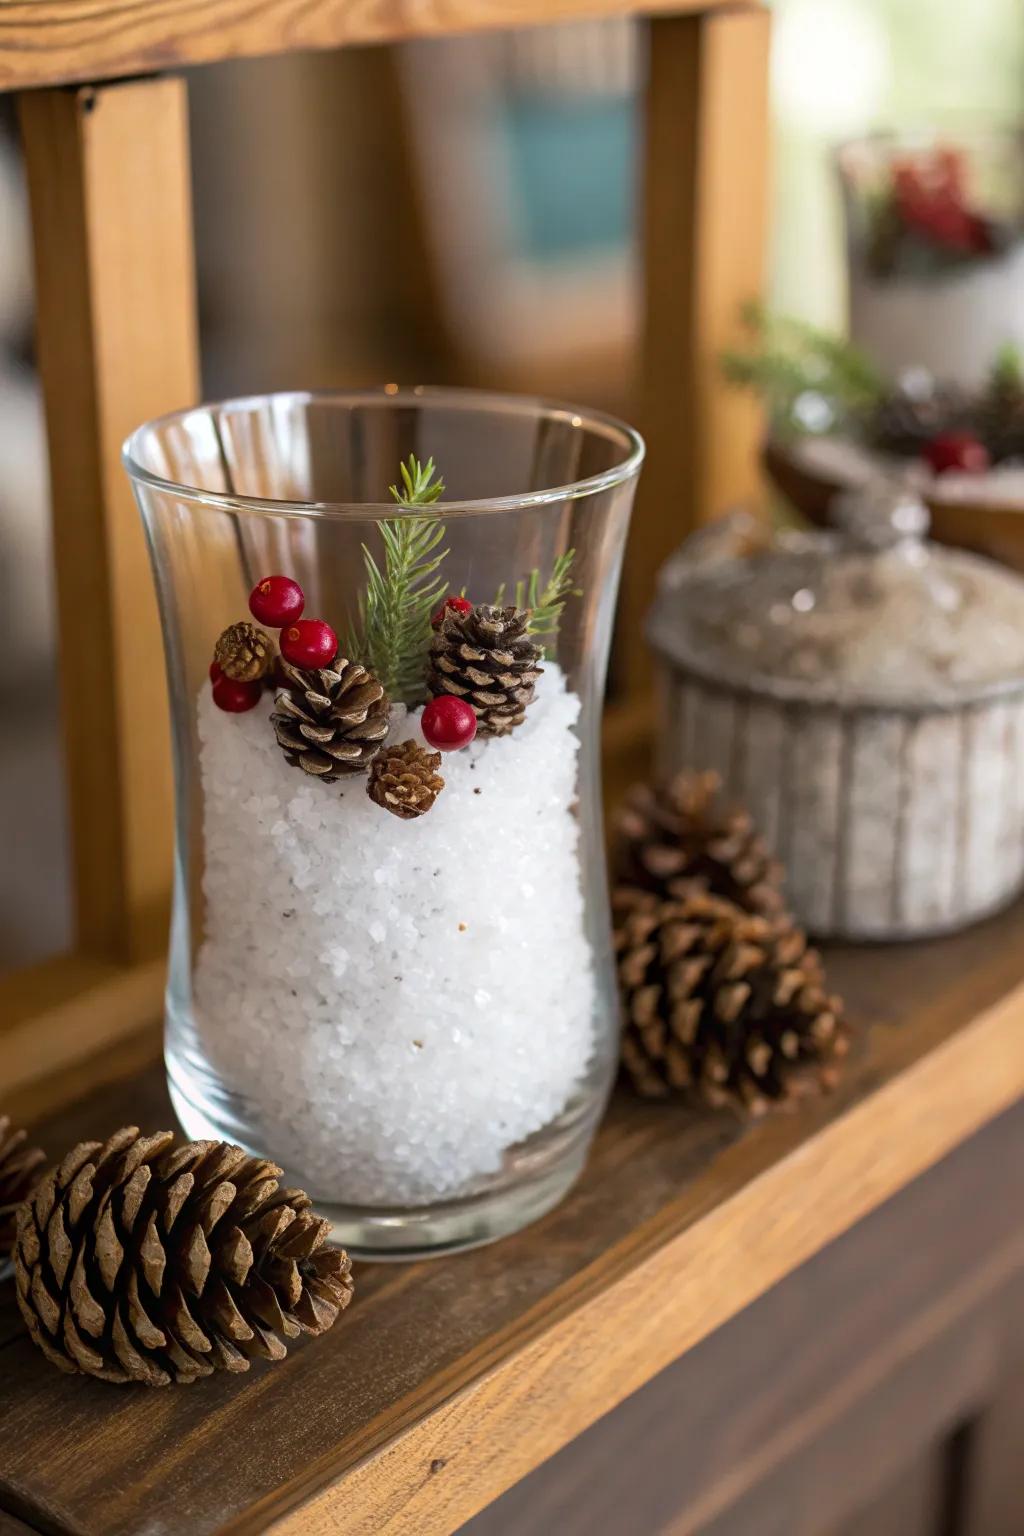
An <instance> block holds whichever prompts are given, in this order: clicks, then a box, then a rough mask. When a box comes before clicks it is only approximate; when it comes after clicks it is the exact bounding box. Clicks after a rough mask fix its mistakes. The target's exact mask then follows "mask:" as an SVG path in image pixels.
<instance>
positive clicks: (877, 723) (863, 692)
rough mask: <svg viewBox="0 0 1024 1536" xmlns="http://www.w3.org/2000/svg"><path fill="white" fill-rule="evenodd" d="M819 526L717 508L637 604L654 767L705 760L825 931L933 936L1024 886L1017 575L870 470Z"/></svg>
mask: <svg viewBox="0 0 1024 1536" xmlns="http://www.w3.org/2000/svg"><path fill="white" fill-rule="evenodd" d="M837 521H838V526H837V528H836V529H835V530H834V531H831V532H828V533H819V532H814V533H785V534H782V535H780V536H778V537H777V538H774V539H773V538H772V537H771V536H770V535H765V534H763V533H761V532H759V531H758V529H757V527H756V525H755V524H753V523H752V521H750V520H744V519H728V520H726V522H725V523H724V524H723V525H718V526H717V527H716V528H714V529H709V530H706V531H705V532H703V533H701V534H698V535H697V536H696V537H695V538H694V539H692V540H690V541H689V542H688V543H687V544H686V545H684V546H683V548H682V549H681V550H679V551H678V552H677V554H676V555H675V556H673V558H672V559H671V560H670V561H669V562H668V564H667V565H666V567H665V569H664V571H663V573H662V576H661V580H660V584H659V591H658V596H657V599H656V602H655V604H654V608H653V610H652V613H651V616H650V620H649V631H648V632H649V637H650V641H651V644H652V645H653V647H654V650H655V652H656V654H657V656H658V658H659V663H660V665H659V672H660V679H661V696H662V710H661V733H660V761H659V767H660V771H661V772H662V773H664V774H669V773H673V772H676V771H678V770H680V769H692V770H699V769H709V768H710V769H714V770H716V771H717V772H718V773H719V774H720V775H721V777H722V779H723V782H724V785H725V789H726V792H727V794H728V796H729V798H730V799H732V800H735V801H737V802H742V804H744V805H745V806H746V807H747V808H748V809H749V810H750V811H751V813H752V814H753V816H754V818H755V819H756V821H757V823H758V825H759V827H760V828H761V830H762V831H763V833H764V834H765V836H766V837H767V839H768V840H769V842H770V843H771V845H772V846H773V847H774V849H775V851H776V852H777V853H778V855H779V856H780V858H781V859H782V860H783V862H784V863H785V865H786V869H787V894H788V898H789V901H790V904H791V906H792V907H793V909H794V911H795V912H796V914H797V916H798V917H799V918H800V920H801V921H802V922H804V923H805V924H806V925H807V927H808V928H810V929H811V930H812V931H813V932H814V933H815V934H817V935H819V936H821V937H826V936H829V937H845V938H851V939H899V938H913V937H920V936H924V935H928V934H936V933H944V932H948V931H950V930H953V929H955V928H959V927H962V926H964V925H965V924H967V923H970V922H972V921H974V920H976V919H978V918H980V917H982V916H984V915H985V914H987V913H989V912H992V911H994V910H995V909H997V908H998V907H1000V906H1002V905H1004V904H1005V903H1006V902H1007V901H1008V900H1010V899H1011V898H1012V897H1013V896H1014V895H1015V894H1016V892H1017V891H1018V890H1019V889H1020V888H1021V885H1022V884H1024V581H1022V580H1021V579H1020V578H1019V577H1017V576H1016V575H1014V574H1013V573H1011V572H1009V571H1007V570H1004V569H1003V568H1002V567H999V566H996V565H994V564H992V563H991V562H989V561H986V560H983V559H980V558H978V557H977V556H974V555H968V554H965V553H963V552H961V551H954V550H949V549H945V548H940V547H939V546H938V545H934V544H932V543H930V542H929V541H928V540H927V539H926V538H925V536H924V535H925V533H926V529H927V511H926V510H925V508H924V506H923V504H922V503H921V502H920V501H919V500H918V499H917V498H916V497H915V496H914V495H913V494H912V493H910V492H908V491H906V490H905V489H903V488H901V487H899V486H892V485H890V484H885V485H882V486H876V487H872V488H871V489H869V490H868V491H867V492H864V493H859V494H858V495H857V496H856V497H854V498H851V499H848V500H846V501H845V502H843V503H841V504H840V506H839V507H838V509H837Z"/></svg>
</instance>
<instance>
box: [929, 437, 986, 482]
mask: <svg viewBox="0 0 1024 1536" xmlns="http://www.w3.org/2000/svg"><path fill="white" fill-rule="evenodd" d="M924 453H925V458H926V459H927V460H928V463H929V464H930V465H931V467H932V469H933V470H934V471H935V473H936V474H937V475H945V474H947V473H948V472H949V471H951V470H954V471H955V470H959V472H960V473H961V474H964V475H983V474H984V473H985V471H986V470H987V469H988V467H989V463H990V460H989V454H988V449H987V448H986V447H985V444H984V443H983V442H982V441H981V439H980V438H978V437H975V435H974V433H973V432H940V433H939V435H938V437H933V438H932V440H931V442H930V443H929V444H928V445H927V447H926V448H925V450H924Z"/></svg>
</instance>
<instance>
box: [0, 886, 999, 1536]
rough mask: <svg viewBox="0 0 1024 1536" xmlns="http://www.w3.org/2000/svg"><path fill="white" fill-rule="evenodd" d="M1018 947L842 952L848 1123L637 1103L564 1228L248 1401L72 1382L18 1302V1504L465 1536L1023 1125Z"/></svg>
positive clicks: (155, 1120) (200, 1392) (401, 1285)
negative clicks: (714, 1337) (747, 1119)
mask: <svg viewBox="0 0 1024 1536" xmlns="http://www.w3.org/2000/svg"><path fill="white" fill-rule="evenodd" d="M1022 936H1024V910H1022V909H1017V910H1015V911H1013V912H1011V913H1007V914H1004V915H1003V916H1002V917H1000V918H998V919H995V920H993V921H992V922H990V923H988V924H986V925H984V927H983V928H979V929H976V930H974V931H973V932H971V933H968V934H964V935H962V936H960V937H959V938H957V939H953V940H947V941H943V942H942V943H940V944H935V945H931V946H922V947H918V948H892V949H879V950H874V951H872V950H862V951H858V952H853V951H849V952H842V953H837V954H835V955H834V956H833V957H832V971H833V974H834V976H835V978H836V980H837V982H838V984H839V985H840V986H842V987H843V989H844V990H845V991H846V993H847V995H848V998H849V1003H850V1012H851V1015H852V1017H853V1019H854V1020H855V1021H856V1022H857V1023H858V1024H859V1025H861V1026H862V1027H863V1038H862V1041H861V1044H860V1046H859V1049H858V1052H857V1054H856V1057H855V1060H854V1061H853V1063H852V1065H851V1070H850V1072H849V1074H848V1078H847V1081H846V1083H845V1084H844V1086H843V1088H842V1089H841V1090H840V1092H839V1093H837V1094H836V1095H835V1096H834V1097H833V1098H831V1099H830V1100H827V1101H822V1102H820V1103H809V1104H807V1105H805V1106H804V1108H802V1109H801V1111H800V1112H799V1113H798V1114H791V1115H781V1116H776V1117H774V1118H772V1119H770V1120H769V1121H766V1122H763V1123H761V1124H759V1125H758V1126H756V1127H755V1128H753V1129H751V1130H749V1131H748V1132H747V1133H746V1134H744V1135H740V1134H739V1133H738V1131H737V1129H736V1127H735V1125H734V1124H733V1123H732V1122H731V1121H730V1120H728V1119H719V1118H716V1117H707V1116H695V1115H690V1114H687V1113H685V1112H682V1111H680V1110H677V1109H674V1108H664V1107H661V1106H649V1105H645V1104H641V1103H638V1102H636V1101H635V1100H633V1099H631V1098H628V1097H620V1098H618V1099H616V1101H615V1102H614V1103H613V1106H612V1108H611V1111H610V1113H609V1115H608V1118H607V1121H606V1124H605V1126H604V1127H603V1129H602V1131H601V1133H600V1135H599V1137H598V1139H597V1143H596V1145H595V1149H594V1152H593V1155H592V1158H591V1161H590V1164H589V1166H588V1168H587V1171H586V1174H585V1176H584V1178H583V1179H582V1180H581V1182H580V1183H579V1185H578V1186H577V1188H576V1189H575V1190H574V1191H573V1192H572V1194H571V1195H570V1197H569V1198H568V1199H567V1200H566V1201H565V1203H564V1204H563V1205H562V1206H561V1207H560V1208H559V1209H558V1210H556V1211H553V1212H551V1213H550V1215H549V1216H548V1217H546V1218H545V1219H544V1220H543V1221H541V1222H539V1223H538V1224H537V1225H536V1226H535V1227H533V1228H532V1229H530V1230H529V1231H526V1232H523V1233H521V1234H519V1235H518V1236H516V1237H514V1238H511V1239H509V1240H507V1241H505V1242H503V1243H501V1244H498V1245H496V1246H494V1247H492V1248H488V1249H483V1250H480V1251H479V1252H476V1253H471V1254H467V1255H463V1256H461V1257H457V1258H451V1259H446V1260H439V1261H435V1262H433V1263H430V1264H423V1265H415V1266H409V1267H404V1268H403V1267H392V1268H389V1267H386V1266H371V1265H360V1266H359V1267H358V1275H357V1295H356V1304H355V1305H354V1306H353V1307H352V1309H351V1310H350V1311H349V1312H348V1313H347V1314H346V1315H345V1317H344V1319H343V1320H342V1322H341V1323H340V1324H339V1326H338V1327H336V1328H335V1329H334V1330H333V1332H332V1333H331V1334H329V1335H328V1336H327V1337H325V1338H324V1339H322V1340H320V1341H316V1342H313V1343H310V1344H307V1345H305V1346H301V1347H298V1348H296V1349H295V1350H294V1352H293V1353H292V1354H291V1355H290V1356H289V1358H288V1359H287V1360H286V1361H284V1362H282V1363H281V1364H279V1365H276V1366H273V1367H265V1368H257V1369H254V1371H253V1372H252V1374H251V1376H250V1377H249V1378H247V1379H245V1380H239V1379H237V1378H213V1379H211V1380H210V1381H207V1382H205V1383H202V1384H200V1385H197V1386H195V1387H193V1388H189V1389H179V1390H172V1391H166V1392H155V1393H149V1394H143V1393H141V1392H140V1391H138V1390H131V1389H124V1390H121V1389H113V1388H109V1387H105V1386H103V1385H101V1384H99V1383H92V1382H86V1381H81V1380H68V1379H65V1378H62V1377H60V1376H59V1375H57V1374H56V1373H55V1372H53V1371H51V1370H50V1369H49V1368H48V1367H47V1366H46V1365H45V1362H43V1360H42V1359H41V1357H40V1356H39V1355H38V1354H37V1353H36V1352H35V1351H34V1349H33V1348H32V1347H31V1345H30V1344H29V1342H28V1341H27V1339H26V1338H24V1337H23V1336H21V1335H20V1332H19V1329H18V1324H17V1320H16V1318H15V1316H14V1314H13V1311H12V1309H11V1305H10V1301H9V1299H7V1300H5V1302H4V1303H3V1309H2V1310H0V1338H3V1337H6V1339H7V1342H6V1344H5V1345H4V1346H3V1348H2V1351H0V1360H2V1372H3V1392H2V1393H0V1506H3V1505H4V1504H6V1505H7V1506H8V1507H10V1508H12V1509H17V1510H18V1512H19V1515H21V1516H22V1517H24V1513H25V1511H26V1509H32V1510H36V1511H38V1513H39V1523H40V1524H41V1525H44V1526H45V1527H47V1528H49V1529H52V1530H58V1531H69V1532H70V1531H74V1532H76V1533H83V1536H89V1533H93V1532H95V1533H97V1536H99V1533H102V1536H125V1533H129V1532H139V1531H141V1530H143V1529H147V1530H149V1529H156V1528H159V1529H160V1530H161V1532H162V1533H165V1536H174V1533H177V1532H182V1533H187V1536H204V1533H208V1532H213V1531H228V1530H230V1531H231V1532H243V1531H256V1530H262V1529H264V1528H266V1526H267V1525H268V1523H270V1522H271V1521H272V1520H273V1519H275V1518H280V1519H281V1520H282V1529H291V1530H295V1531H300V1530H301V1531H302V1532H304V1533H308V1536H318V1533H319V1532H321V1531H328V1530H332V1531H336V1530H339V1529H342V1530H344V1531H345V1533H346V1536H359V1533H361V1532H367V1533H371V1532H372V1533H373V1536H379V1533H383V1532H389V1533H393V1532H399V1531H403V1532H404V1531H408V1532H416V1536H427V1533H430V1532H434V1531H437V1532H448V1531H450V1530H451V1529H453V1528H454V1527H455V1526H457V1525H458V1523H459V1521H461V1520H464V1519H466V1518H468V1517H469V1516H470V1515H472V1514H473V1513H475V1512H476V1511H477V1510H479V1509H480V1508H481V1507H483V1505H485V1504H486V1503H487V1502H488V1501H489V1500H490V1499H492V1498H494V1497H495V1496H496V1495H497V1494H499V1493H501V1492H502V1491H503V1490H504V1489H505V1488H507V1487H508V1486H510V1485H511V1484H512V1483H513V1482H515V1481H516V1480H517V1479H518V1478H519V1477H521V1476H523V1475H525V1474H526V1473H527V1472H529V1471H530V1470H532V1468H533V1467H535V1466H536V1465H538V1464H539V1463H540V1462H541V1461H542V1460H543V1459H544V1458H545V1457H547V1456H549V1455H551V1454H552V1453H553V1452H555V1451H557V1450H559V1449H560V1448H561V1447H562V1446H563V1445H565V1444H566V1443H568V1441H569V1440H571V1439H572V1438H573V1437H574V1436H575V1435H576V1434H578V1433H580V1432H581V1431H582V1430H584V1429H585V1428H586V1427H587V1426H588V1425H589V1424H591V1423H593V1422H594V1420H595V1419H597V1418H598V1417H599V1415H601V1414H602V1413H604V1412H606V1411H607V1410H608V1409H610V1408H612V1407H614V1406H615V1405H616V1404H617V1403H618V1402H620V1401H621V1400H622V1399H623V1398H624V1397H625V1396H626V1395H627V1394H628V1393H630V1392H632V1391H634V1390H635V1389H636V1388H637V1387H640V1386H642V1385H643V1384H644V1382H645V1381H647V1380H650V1379H651V1377H653V1376H654V1375H655V1374H656V1373H657V1372H658V1371H660V1370H662V1369H663V1368H664V1367H665V1366H666V1365H668V1364H669V1363H670V1362H671V1361H672V1360H673V1359H675V1358H677V1357H678V1356H680V1355H681V1354H683V1353H684V1352H685V1351H686V1350H688V1349H690V1348H692V1347H693V1346H695V1345H698V1344H699V1342H700V1340H701V1339H704V1338H707V1337H708V1335H710V1334H712V1333H713V1331H714V1330H715V1328H717V1327H718V1326H720V1325H721V1324H722V1323H723V1322H725V1321H727V1319H728V1318H729V1317H731V1316H734V1315H735V1314H737V1313H738V1312H740V1311H741V1310H742V1308H743V1307H744V1306H746V1305H747V1304H748V1303H749V1302H751V1301H753V1300H755V1299H756V1297H757V1296H758V1295H761V1294H763V1293H764V1292H766V1291H767V1290H769V1289H770V1287H771V1286H772V1285H774V1284H775V1283H776V1282H777V1281H778V1280H780V1279H781V1278H782V1277H783V1276H784V1275H785V1274H786V1273H787V1272H788V1271H790V1270H793V1269H795V1268H796V1267H797V1266H798V1265H799V1264H800V1263H802V1262H803V1261H804V1260H805V1259H807V1258H808V1257H810V1255H811V1254H813V1253H814V1252H816V1251H818V1250H819V1249H821V1248H822V1247H823V1246H824V1245H825V1244H826V1243H827V1242H829V1241H830V1240H831V1239H832V1238H834V1237H835V1236H836V1235H837V1234H838V1233H840V1232H842V1231H844V1230H846V1229H847V1228H848V1227H849V1226H850V1225H852V1223H853V1222H854V1221H856V1220H858V1219H859V1218H860V1217H861V1216H863V1215H865V1214H866V1213H867V1211H869V1210H870V1209H871V1208H872V1207H874V1206H877V1205H879V1204H880V1203H881V1201H883V1200H885V1199H887V1198H888V1197H889V1196H891V1195H892V1194H893V1193H894V1192H895V1190H897V1189H898V1188H899V1187H901V1185H903V1184H906V1183H908V1182H909V1181H910V1180H911V1179H912V1178H914V1177H916V1176H917V1174H919V1173H920V1172H921V1171H922V1170H923V1169H924V1168H925V1167H927V1166H929V1165H930V1164H932V1163H934V1162H935V1161H936V1160H937V1159H938V1158H939V1157H942V1156H944V1155H945V1154H946V1153H947V1152H948V1151H949V1150H950V1149H951V1148H952V1147H953V1146H954V1145H956V1144H957V1143H958V1142H959V1141H962V1140H963V1139H964V1138H965V1137H966V1136H968V1135H970V1134H972V1133H973V1132H974V1131H975V1130H977V1129H978V1127H979V1126H980V1125H982V1124H984V1123H986V1122H987V1121H988V1120H990V1119H992V1118H993V1117H994V1116H995V1115H996V1114H998V1113H999V1112H1000V1111H1001V1110H1003V1109H1005V1108H1006V1107H1007V1106H1008V1105H1009V1104H1010V1103H1011V1102H1012V1101H1013V1099H1014V1098H1015V1097H1016V1096H1017V1095H1018V1094H1019V1093H1020V1091H1021V1088H1022V1085H1024V1026H1022V1021H1024V989H1022V988H1021V987H1020V975H1021V970H1022V967H1024V961H1022V955H1021V939H1022ZM128 1118H132V1119H137V1120H139V1121H141V1122H142V1123H143V1124H145V1125H146V1126H148V1127H150V1128H156V1127H158V1126H160V1125H161V1124H166V1123H168V1119H169V1110H168V1106H167V1102H166V1098H165V1097H164V1090H163V1086H162V1082H161V1079H160V1077H159V1075H158V1074H156V1073H149V1074H146V1075H143V1077H142V1078H141V1079H139V1080H138V1081H137V1082H135V1083H132V1084H129V1085H125V1084H114V1085H112V1086H111V1087H109V1088H107V1089H104V1090H101V1091H100V1092H99V1093H98V1094H96V1095H95V1096H94V1097H93V1098H92V1099H91V1100H90V1101H88V1102H87V1103H85V1104H83V1105H81V1106H80V1107H79V1108H78V1109H77V1110H76V1111H75V1113H74V1114H71V1115H68V1116H66V1117H65V1118H64V1119H63V1120H62V1122H61V1124H60V1126H49V1127H47V1126H45V1125H44V1126H43V1127H42V1128H41V1134H42V1136H43V1138H44V1140H45V1141H46V1143H47V1144H48V1145H49V1147H50V1149H51V1151H53V1152H54V1153H56V1152H58V1151H60V1150H62V1149H63V1146H64V1145H65V1144H67V1143H69V1142H71V1141H73V1140H75V1139H76V1138H77V1137H78V1136H80V1135H82V1134H84V1133H86V1132H88V1133H90V1134H95V1135H102V1134H103V1133H104V1132H106V1131H108V1130H110V1129H112V1128H113V1127H114V1126H115V1125H117V1124H118V1123H121V1122H123V1121H124V1120H126V1119H128ZM908 1262H909V1263H913V1262H915V1261H914V1260H913V1257H912V1256H911V1257H910V1258H909V1259H908ZM863 1283H864V1286H865V1288H866V1289H867V1290H870V1291H872V1293H874V1292H876V1291H877V1292H879V1295H878V1299H877V1304H878V1305H879V1306H881V1305H882V1304H883V1301H884V1294H885V1293H884V1289H883V1288H880V1287H879V1286H878V1284H877V1276H875V1275H872V1274H867V1275H865V1276H864V1277H863ZM823 1336H825V1337H827V1330H825V1332H824V1334H823ZM781 1374H782V1375H783V1376H784V1375H785V1372H784V1371H783V1372H781ZM780 1390H781V1387H780ZM336 1499H340V1500H341V1501H342V1502H341V1504H340V1505H339V1504H336V1503H335V1502H333V1501H334V1500H336ZM303 1501H306V1502H305V1504H304V1505H303V1507H302V1508H301V1510H299V1511H298V1513H297V1514H295V1515H294V1516H293V1515H291V1514H290V1511H293V1510H296V1508H297V1506H298V1505H300V1504H302V1502H303ZM342 1514H344V1518H342Z"/></svg>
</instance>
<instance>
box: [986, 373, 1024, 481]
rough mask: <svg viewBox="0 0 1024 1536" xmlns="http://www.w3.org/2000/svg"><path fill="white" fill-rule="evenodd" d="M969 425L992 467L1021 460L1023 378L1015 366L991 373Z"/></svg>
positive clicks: (1023, 435) (1023, 453) (1023, 434)
mask: <svg viewBox="0 0 1024 1536" xmlns="http://www.w3.org/2000/svg"><path fill="white" fill-rule="evenodd" d="M973 425H974V429H975V431H976V432H977V434H978V436H979V437H980V438H981V440H982V442H983V443H984V444H985V447H986V448H987V449H988V451H989V453H990V455H991V457H992V459H993V461H994V462H995V463H998V462H999V461H1000V460H1002V459H1021V458H1024V375H1022V372H1021V369H1020V367H1019V365H1016V366H1015V365H1014V364H1013V363H1011V364H1010V365H1009V366H1002V367H1000V366H997V367H996V369H994V370H993V373H992V377H991V378H990V380H989V382H988V385H987V387H986V388H985V390H984V392H983V394H982V396H981V399H980V400H979V402H978V405H977V408H976V411H975V416H974V423H973Z"/></svg>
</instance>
